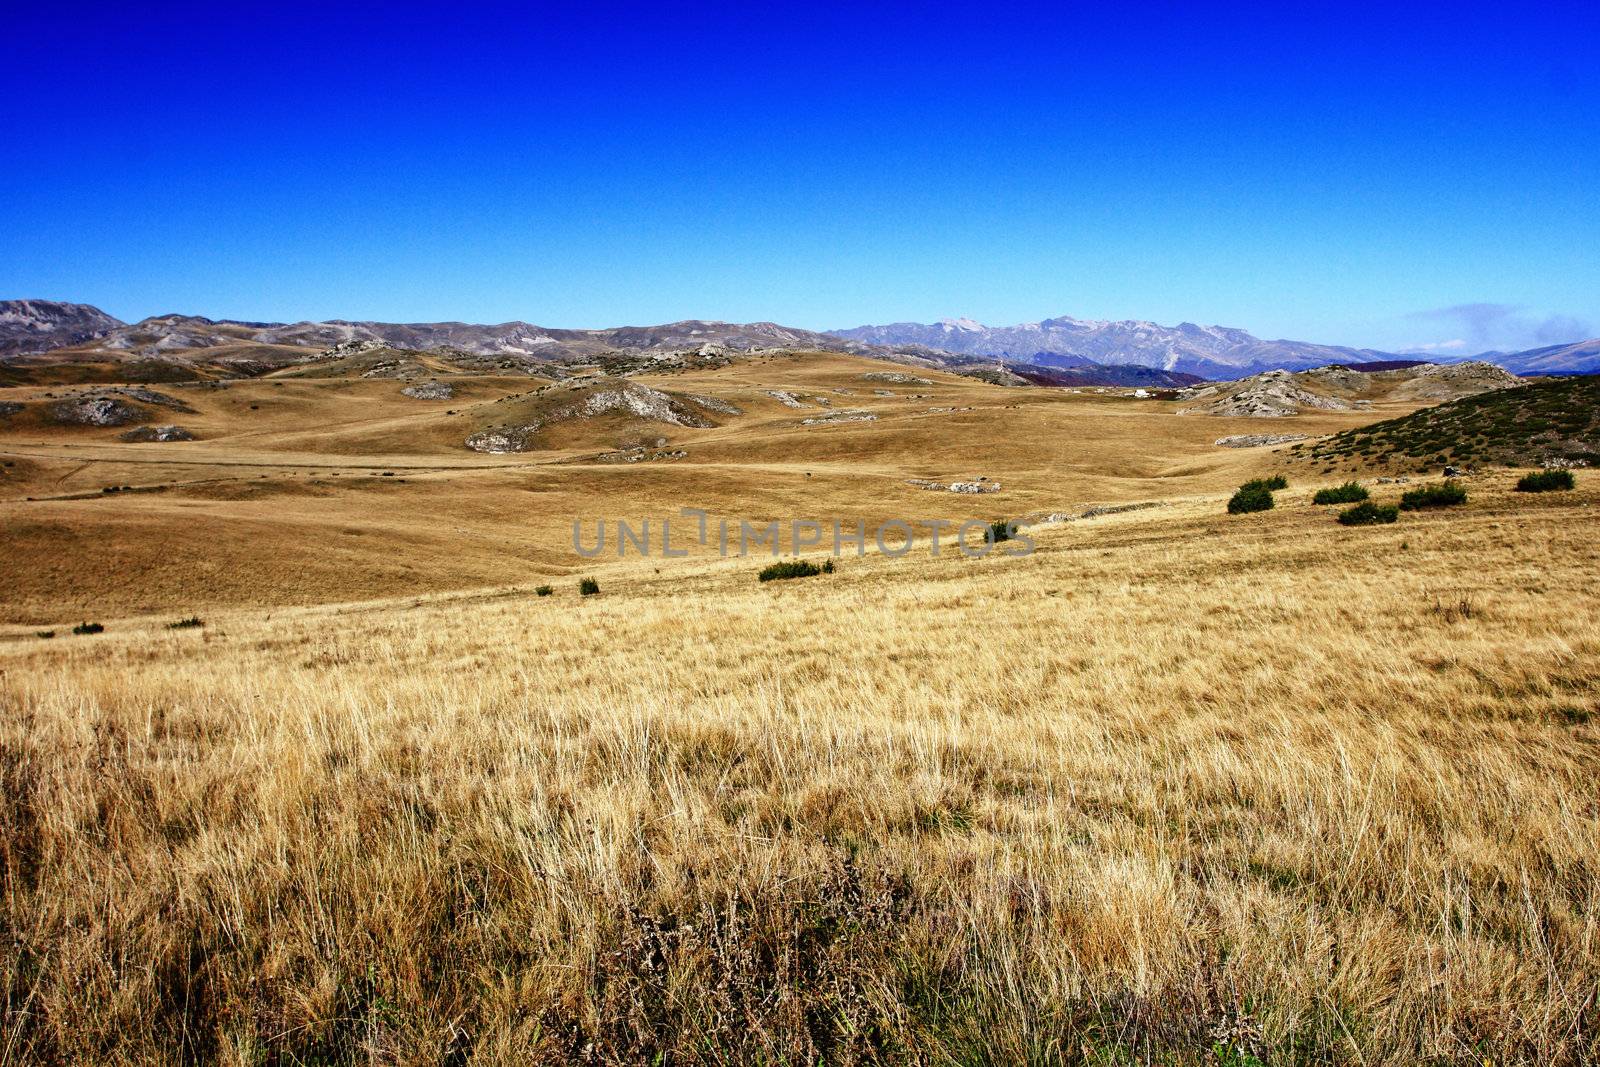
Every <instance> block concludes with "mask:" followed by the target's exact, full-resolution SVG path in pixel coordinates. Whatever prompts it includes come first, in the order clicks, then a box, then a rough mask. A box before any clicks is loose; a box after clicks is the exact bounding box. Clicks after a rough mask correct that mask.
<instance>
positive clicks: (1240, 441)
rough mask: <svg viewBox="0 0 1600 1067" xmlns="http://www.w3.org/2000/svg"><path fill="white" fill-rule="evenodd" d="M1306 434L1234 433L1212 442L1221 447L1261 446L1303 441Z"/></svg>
mask: <svg viewBox="0 0 1600 1067" xmlns="http://www.w3.org/2000/svg"><path fill="white" fill-rule="evenodd" d="M1306 437H1307V435H1306V434H1303V433H1236V434H1232V435H1231V436H1228V437H1219V438H1217V439H1216V441H1214V442H1213V444H1216V445H1219V446H1221V447H1222V448H1261V447H1263V446H1265V445H1286V444H1289V443H1291V442H1293V441H1304V440H1305V439H1306Z"/></svg>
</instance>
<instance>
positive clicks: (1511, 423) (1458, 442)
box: [1298, 376, 1600, 467]
mask: <svg viewBox="0 0 1600 1067" xmlns="http://www.w3.org/2000/svg"><path fill="white" fill-rule="evenodd" d="M1298 451H1300V452H1302V453H1304V454H1305V455H1306V456H1308V457H1309V458H1311V459H1313V460H1319V461H1325V462H1341V461H1345V460H1349V459H1356V460H1369V461H1371V460H1376V461H1379V462H1395V461H1405V460H1416V461H1422V462H1432V463H1447V462H1448V463H1456V464H1467V463H1470V464H1495V465H1503V466H1510V467H1534V466H1540V465H1553V466H1574V465H1585V466H1588V465H1596V464H1600V378H1597V377H1593V376H1584V377H1577V378H1566V379H1561V380H1558V381H1551V382H1539V383H1536V384H1533V385H1524V386H1522V387H1520V388H1517V389H1506V390H1503V391H1494V392H1488V393H1481V394H1479V395H1477V396H1469V397H1465V398H1463V399H1461V400H1455V401H1452V402H1450V403H1447V404H1440V405H1438V406H1436V407H1428V408H1423V409H1422V410H1420V411H1416V412H1413V413H1412V414H1410V415H1406V416H1403V417H1401V418H1398V419H1389V420H1387V421H1385V422H1377V423H1373V424H1371V425H1370V426H1363V427H1360V428H1359V429H1351V430H1345V431H1343V432H1342V433H1338V434H1335V435H1333V436H1332V437H1330V438H1327V439H1326V440H1323V441H1319V442H1317V443H1316V444H1314V445H1307V446H1300V447H1299V448H1298Z"/></svg>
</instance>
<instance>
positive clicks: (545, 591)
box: [533, 585, 555, 596]
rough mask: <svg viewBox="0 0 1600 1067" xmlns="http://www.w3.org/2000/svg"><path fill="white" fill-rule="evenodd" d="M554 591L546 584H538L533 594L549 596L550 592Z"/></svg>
mask: <svg viewBox="0 0 1600 1067" xmlns="http://www.w3.org/2000/svg"><path fill="white" fill-rule="evenodd" d="M554 592H555V590H554V589H551V588H550V587H549V586H548V585H541V586H538V587H537V588H535V589H534V591H533V595H534V596H549V595H550V594H551V593H554Z"/></svg>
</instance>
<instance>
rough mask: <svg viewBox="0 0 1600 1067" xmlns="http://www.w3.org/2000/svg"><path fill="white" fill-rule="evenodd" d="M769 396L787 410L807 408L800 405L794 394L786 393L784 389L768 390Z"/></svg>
mask: <svg viewBox="0 0 1600 1067" xmlns="http://www.w3.org/2000/svg"><path fill="white" fill-rule="evenodd" d="M767 395H768V396H770V397H771V398H772V399H774V400H776V401H777V402H778V403H780V404H782V405H783V406H784V407H786V408H803V407H805V405H804V404H802V403H800V398H799V397H797V396H795V395H794V394H793V393H789V392H785V391H784V390H782V389H768V390H767Z"/></svg>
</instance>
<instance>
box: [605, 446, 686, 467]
mask: <svg viewBox="0 0 1600 1067" xmlns="http://www.w3.org/2000/svg"><path fill="white" fill-rule="evenodd" d="M688 454H689V453H688V452H686V451H684V450H683V449H681V448H675V449H671V450H656V451H651V450H650V449H647V448H645V447H644V446H642V445H635V446H633V447H632V448H624V449H621V450H620V451H617V452H602V453H600V455H598V456H596V457H594V458H595V462H597V463H647V462H654V461H656V460H664V459H683V458H684V457H686V456H687V455H688Z"/></svg>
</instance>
